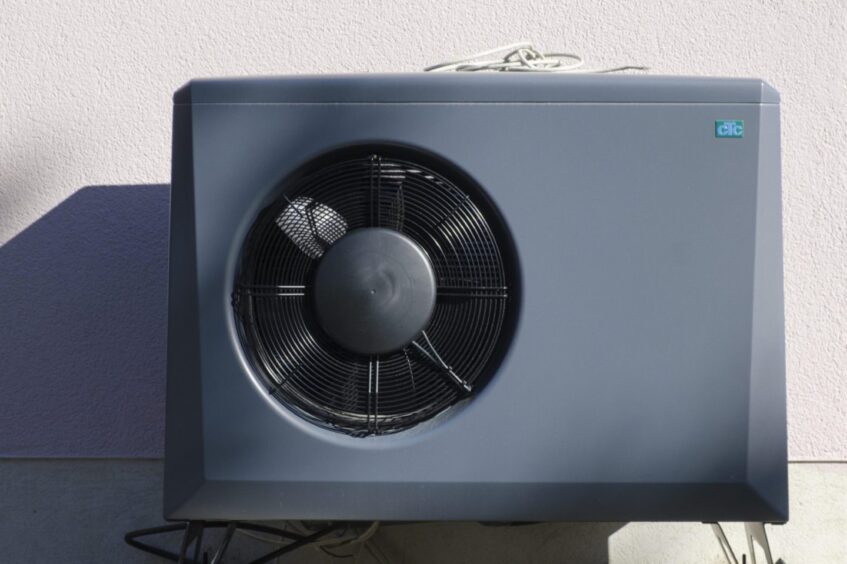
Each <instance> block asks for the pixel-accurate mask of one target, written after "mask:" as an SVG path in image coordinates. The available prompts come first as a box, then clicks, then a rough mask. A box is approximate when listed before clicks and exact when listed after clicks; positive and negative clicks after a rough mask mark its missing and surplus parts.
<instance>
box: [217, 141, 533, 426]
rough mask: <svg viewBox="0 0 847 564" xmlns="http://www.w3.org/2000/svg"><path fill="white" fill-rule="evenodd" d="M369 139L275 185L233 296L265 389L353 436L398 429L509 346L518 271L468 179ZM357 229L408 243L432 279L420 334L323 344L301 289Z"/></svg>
mask: <svg viewBox="0 0 847 564" xmlns="http://www.w3.org/2000/svg"><path fill="white" fill-rule="evenodd" d="M375 149H376V147H371V148H369V150H368V151H367V152H362V151H359V152H358V153H352V154H351V152H350V151H348V152H347V153H344V154H338V155H334V156H333V158H330V159H327V158H324V159H321V160H320V162H319V164H315V163H313V166H311V167H309V168H308V169H307V170H306V172H304V173H301V174H299V175H298V176H297V177H296V178H294V179H291V180H289V181H288V182H286V184H285V185H284V186H282V196H281V197H280V198H279V199H278V200H277V201H275V202H274V203H272V204H271V205H270V206H268V207H267V208H265V209H264V210H263V211H262V212H261V213H260V214H259V217H258V218H257V219H256V221H255V223H254V224H253V226H252V228H251V230H250V232H249V234H248V236H247V239H246V241H245V243H244V246H243V249H242V253H241V260H240V262H239V266H238V269H237V274H236V280H235V287H234V291H233V296H232V303H233V307H234V312H235V319H236V324H237V326H238V329H239V334H240V338H241V341H242V345H243V347H244V349H245V350H246V351H247V353H248V356H249V357H250V359H251V361H252V364H253V366H254V369H255V370H256V371H257V372H258V373H259V374H260V375H261V377H262V378H263V379H264V381H265V382H266V384H267V385H268V390H269V392H270V393H271V394H272V395H274V397H276V398H277V399H278V400H279V401H280V402H281V403H282V404H284V405H286V406H287V407H289V408H290V409H293V410H294V411H295V412H296V413H298V414H299V415H301V416H302V417H304V418H306V419H308V420H310V421H312V422H314V423H316V424H318V425H321V426H324V427H328V428H331V429H334V430H338V431H342V432H346V433H348V434H352V435H357V436H365V435H373V434H383V433H391V432H396V431H400V430H403V429H407V428H409V427H411V426H414V425H416V424H418V423H420V422H422V421H425V420H427V419H430V418H431V417H433V416H435V415H437V414H438V413H440V412H442V411H444V410H445V409H447V408H448V407H450V406H452V405H454V404H456V403H458V402H461V401H463V400H464V399H466V398H468V397H469V396H471V395H473V394H474V393H475V392H476V391H478V390H479V389H480V388H481V387H482V386H483V385H484V384H485V382H486V380H487V379H488V378H489V377H490V376H491V373H492V372H493V371H494V369H495V368H496V364H497V363H498V362H499V359H500V358H501V356H502V354H503V353H504V351H505V348H506V346H507V345H508V342H507V341H508V339H509V337H510V333H511V331H510V324H511V319H512V318H513V315H514V312H513V311H512V310H513V309H514V302H515V300H514V293H515V288H514V284H515V279H516V278H517V276H514V275H513V272H514V269H515V266H516V264H515V261H514V260H513V259H512V256H513V254H512V250H511V249H512V247H511V242H510V241H509V240H508V237H507V235H506V231H505V228H504V225H503V223H502V221H501V220H500V218H499V215H498V214H497V213H496V211H495V210H494V209H493V207H492V206H491V205H490V204H489V203H488V200H487V199H486V198H485V197H484V195H483V194H482V192H481V190H480V189H479V188H478V186H477V185H476V184H475V183H473V182H472V181H471V180H470V179H468V178H467V177H464V176H463V175H462V174H461V173H459V172H458V171H456V170H453V169H452V167H449V166H448V165H446V164H445V163H442V162H440V161H433V160H432V158H431V157H429V156H426V155H422V154H418V153H414V154H413V155H412V157H411V158H412V159H413V160H414V162H412V160H406V159H408V158H409V157H408V156H407V155H408V154H409V153H408V152H405V153H403V154H402V156H403V158H395V157H394V156H392V155H396V154H397V151H396V150H395V151H393V152H391V151H389V150H387V149H386V150H375ZM424 163H426V165H428V166H426V165H425V164H424ZM367 227H382V228H388V229H393V230H397V231H399V232H401V233H402V234H403V235H405V236H406V237H408V238H410V239H411V240H413V241H414V242H416V243H417V244H418V245H419V246H420V247H421V248H422V249H423V250H424V251H425V252H426V254H427V256H428V258H429V260H430V262H431V264H432V268H433V270H434V273H435V278H436V286H437V289H436V303H435V307H434V311H433V313H432V317H431V318H430V320H429V323H428V325H427V326H426V327H425V329H424V330H423V331H422V332H421V334H420V335H419V336H417V337H416V338H415V339H414V340H412V341H411V342H409V343H408V344H407V345H406V346H404V347H402V348H401V349H399V350H396V351H394V352H390V353H387V354H381V355H378V356H377V355H371V356H368V355H361V354H356V353H353V352H350V351H348V350H345V349H344V348H342V347H341V346H340V345H338V344H336V343H335V342H333V341H332V340H331V339H330V338H329V337H328V336H327V335H326V333H324V331H322V329H321V328H320V326H319V325H318V323H317V322H316V320H315V315H314V311H315V308H314V302H313V300H314V294H313V292H312V285H313V280H314V273H315V269H316V267H317V265H318V263H319V261H320V260H321V257H322V256H323V254H324V252H325V251H326V250H327V249H328V248H329V246H331V245H332V244H333V243H334V242H335V241H337V240H339V239H341V238H342V237H344V235H345V234H347V233H349V232H350V231H352V230H355V229H359V228H367Z"/></svg>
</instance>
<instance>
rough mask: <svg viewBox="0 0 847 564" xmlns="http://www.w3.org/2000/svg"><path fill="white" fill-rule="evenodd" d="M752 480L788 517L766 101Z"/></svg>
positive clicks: (777, 233) (776, 206) (774, 165)
mask: <svg viewBox="0 0 847 564" xmlns="http://www.w3.org/2000/svg"><path fill="white" fill-rule="evenodd" d="M760 123H761V125H760V135H759V174H758V176H759V178H758V189H757V201H756V256H755V275H754V282H753V283H754V286H753V288H754V290H753V341H752V350H751V362H750V408H749V409H750V415H749V417H750V419H749V439H748V441H749V443H748V445H747V449H748V451H747V457H748V463H747V479H748V481H749V482H750V485H751V486H752V487H753V489H754V490H755V491H756V492H757V493H758V494H759V495H760V496H761V498H762V501H763V503H765V504H767V505H769V506H770V507H771V508H772V509H773V511H774V513H776V514H777V515H780V516H781V518H778V519H776V520H780V521H787V520H788V452H787V437H786V405H785V401H786V400H785V321H784V313H783V274H782V191H781V189H780V188H781V181H780V170H781V165H780V151H779V144H780V127H779V106H762V109H761V122H760Z"/></svg>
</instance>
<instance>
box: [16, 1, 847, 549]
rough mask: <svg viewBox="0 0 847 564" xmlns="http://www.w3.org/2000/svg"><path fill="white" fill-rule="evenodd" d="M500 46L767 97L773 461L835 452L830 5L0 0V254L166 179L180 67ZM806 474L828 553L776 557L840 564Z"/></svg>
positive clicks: (839, 31) (836, 137)
mask: <svg viewBox="0 0 847 564" xmlns="http://www.w3.org/2000/svg"><path fill="white" fill-rule="evenodd" d="M519 39H528V40H532V41H533V42H535V43H536V45H537V46H539V47H541V48H544V49H567V50H573V51H576V52H579V53H582V54H584V55H585V56H586V57H587V59H588V62H589V65H598V66H599V65H617V64H621V63H643V64H647V65H649V66H651V67H652V69H653V71H652V72H654V73H657V74H696V75H722V76H756V77H761V78H764V79H766V80H767V81H769V82H770V83H771V84H773V85H774V86H776V87H777V88H778V89H779V90H780V92H781V93H782V101H783V105H782V115H783V148H784V173H783V179H784V224H785V282H786V321H787V339H788V346H787V353H788V364H787V366H788V386H789V390H788V398H789V436H790V457H791V459H792V460H795V461H827V460H828V461H842V462H843V461H847V374H845V371H847V187H845V184H847V156H845V155H847V133H845V131H847V64H845V63H844V54H845V53H847V8H845V5H844V4H843V0H791V1H789V0H785V1H778V0H771V1H766V0H760V1H749V0H720V1H708V0H685V1H680V2H674V3H671V2H665V1H658V0H654V1H651V0H640V1H625V0H615V1H603V0H578V1H574V2H568V1H562V0H557V1H546V0H535V1H533V2H518V1H515V0H489V1H488V2H484V3H483V2H480V3H478V4H475V3H474V2H470V1H465V0H436V1H432V0H429V1H426V0H420V1H416V2H409V3H408V4H406V5H404V4H403V3H401V2H398V1H397V0H393V1H392V0H388V1H366V2H346V1H344V0H328V1H316V0H312V1H306V2H281V1H280V2H270V1H269V2H261V1H244V0H242V1H240V2H186V3H182V2H175V1H170V2H162V1H160V2H152V1H151V2H148V1H141V0H138V1H114V2H102V3H97V2H79V1H71V0H68V1H64V2H47V1H42V0H28V1H27V0H20V1H19V0H0V245H2V244H3V243H5V242H6V241H9V240H10V239H12V238H13V237H15V236H16V235H17V234H18V233H20V232H21V231H22V230H24V229H26V228H27V227H28V226H29V225H30V224H31V223H33V222H34V221H36V220H37V219H38V218H39V217H41V216H42V215H43V214H45V213H46V212H48V211H49V210H51V209H52V208H53V207H55V206H56V205H57V204H59V203H60V202H62V201H63V200H65V199H66V198H68V196H70V195H71V194H72V193H74V192H75V191H76V190H78V189H79V188H81V187H83V186H89V185H98V184H101V185H102V184H105V185H122V184H138V183H162V182H167V181H168V178H169V166H170V162H169V159H170V147H169V145H170V110H171V107H170V95H171V93H172V92H173V90H175V89H176V88H177V87H178V86H180V85H181V84H182V83H183V82H185V81H186V80H188V79H189V78H192V77H197V76H210V75H244V74H281V73H307V72H354V71H412V70H418V69H420V68H421V67H423V66H425V65H427V64H431V63H434V62H438V61H440V60H443V59H445V58H450V57H452V56H453V55H457V54H458V55H461V54H466V53H470V52H474V51H477V50H481V49H485V48H488V47H491V46H495V45H499V44H502V43H508V42H512V41H515V40H519ZM0 291H2V288H0ZM0 371H2V360H1V359H0ZM816 466H817V465H803V468H804V470H803V472H811V473H812V474H803V475H808V476H820V479H817V478H814V477H811V478H808V479H806V480H804V481H796V480H795V481H793V482H792V487H793V489H792V492H791V494H792V497H793V499H792V507H800V508H801V509H803V510H804V511H806V512H807V513H811V514H812V515H813V517H808V518H809V519H810V521H809V522H806V525H804V526H807V527H809V528H808V529H803V530H808V531H816V530H817V531H826V533H825V534H823V536H822V537H821V538H817V539H815V546H817V547H818V548H820V550H821V551H823V552H820V554H828V555H829V556H826V557H820V558H810V559H807V558H804V556H803V555H804V554H808V553H807V551H806V549H805V548H803V547H802V544H803V540H802V539H803V538H806V539H809V538H810V537H809V536H797V537H794V538H795V539H797V540H796V542H797V543H798V544H792V546H793V547H794V549H795V552H794V554H796V555H797V556H795V559H794V561H795V562H796V561H804V562H835V561H841V560H844V552H843V550H842V548H843V547H841V548H839V547H840V544H837V543H836V542H835V538H836V537H837V531H843V532H845V534H847V531H845V530H844V529H845V528H847V518H845V513H847V508H844V507H838V506H832V505H831V504H830V503H828V501H827V500H830V499H832V497H831V496H830V495H829V494H828V492H829V493H831V492H832V491H842V492H843V490H844V488H845V487H847V479H844V478H843V475H844V473H843V472H840V473H839V474H838V476H839V477H838V478H832V477H831V476H833V475H834V474H831V473H828V472H829V470H826V468H829V467H826V468H824V467H823V465H821V470H820V473H819V474H814V472H816V470H815V467H816ZM806 468H808V470H807V469H806ZM842 468H843V466H842ZM818 483H820V484H823V486H820V487H822V488H824V489H820V488H819V487H818V486H817V485H816V484H818ZM833 484H838V485H837V486H833ZM826 488H829V489H826ZM842 497H843V496H842ZM806 500H808V503H809V504H811V505H806V504H805V502H806ZM841 501H842V502H843V499H842V500H841ZM797 504H799V505H797ZM810 507H812V508H813V510H810V509H809V508H810ZM0 513H3V512H2V511H0ZM807 513H801V515H803V516H806V515H807ZM7 514H8V513H7ZM795 514H796V513H795ZM72 515H73V513H70V512H69V513H68V517H69V518H70V517H72ZM816 515H821V516H823V517H822V519H824V522H823V523H822V525H821V527H823V528H817V527H816V525H815V522H814V518H815V517H814V516H816ZM791 526H792V525H789V527H791ZM638 530H639V529H637V528H629V527H628V528H627V529H625V530H624V531H621V532H618V533H616V534H615V535H614V536H613V540H614V539H618V540H614V544H613V545H612V546H613V547H617V548H618V549H620V550H623V551H624V552H625V553H627V554H629V555H630V556H631V559H625V560H626V561H627V562H629V561H633V562H636V561H640V562H649V561H655V562H661V561H667V562H682V561H683V559H682V558H679V557H676V556H674V555H669V554H665V553H662V552H660V551H658V547H659V545H662V543H663V539H662V538H661V537H659V536H657V535H662V534H664V533H662V532H660V531H657V530H650V531H647V532H645V533H643V534H640V536H639V535H638V533H637V531H638ZM786 531H790V529H786ZM632 539H636V540H637V542H636V540H632ZM541 540H543V539H541ZM686 542H687V541H684V540H683V541H679V542H678V543H677V544H676V545H674V546H675V547H676V548H677V549H678V550H680V551H682V550H684V549H685V547H686ZM792 542H794V541H792ZM633 543H634V544H633ZM820 543H824V544H823V545H822V544H820ZM827 543H829V544H827ZM651 544H652V545H653V548H656V550H654V551H651ZM665 546H667V545H665ZM697 546H700V545H699V544H698V545H697ZM827 551H829V552H827ZM839 551H840V552H839ZM639 554H640V555H641V556H638V555H639ZM647 554H652V555H653V556H652V557H648V556H645V555H647ZM633 555H634V556H633ZM833 555H840V556H839V557H838V558H837V559H836V560H832V559H831V558H833V557H834V556H833ZM410 561H411V560H410ZM685 561H689V560H685ZM691 561H692V562H694V561H697V560H691ZM701 561H705V560H701ZM714 561H718V560H717V559H716V556H715V560H714ZM789 562H791V560H789Z"/></svg>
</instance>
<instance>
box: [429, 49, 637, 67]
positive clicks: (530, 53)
mask: <svg viewBox="0 0 847 564" xmlns="http://www.w3.org/2000/svg"><path fill="white" fill-rule="evenodd" d="M498 53H502V54H503V55H502V56H501V57H499V58H489V57H491V56H492V55H496V54H498ZM584 64H585V61H583V60H582V57H580V56H579V55H577V54H576V53H542V52H541V51H539V50H537V49H536V48H535V47H533V46H532V44H531V43H526V42H521V43H512V44H511V45H503V46H502V47H497V48H496V49H489V50H488V51H482V52H480V53H476V54H475V55H471V56H470V57H465V58H462V59H457V60H455V61H446V62H444V63H439V64H437V65H432V66H431V67H427V68H425V69H424V71H426V72H450V71H454V72H478V71H497V72H546V73H567V72H569V73H608V72H619V71H625V70H642V71H643V70H647V68H648V67H644V66H638V65H625V66H620V67H614V68H608V69H597V70H584V69H582V66H583V65H584Z"/></svg>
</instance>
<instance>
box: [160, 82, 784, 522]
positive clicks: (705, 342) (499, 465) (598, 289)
mask: <svg viewBox="0 0 847 564" xmlns="http://www.w3.org/2000/svg"><path fill="white" fill-rule="evenodd" d="M174 100H175V106H174V136H173V143H174V145H173V146H174V152H173V183H172V196H171V197H172V215H171V257H170V300H169V304H170V305H169V308H170V318H169V337H168V343H169V347H168V388H167V439H166V460H165V515H166V517H168V518H171V519H222V520H223V519H225V520H230V519H347V520H372V519H378V520H482V521H498V520H503V521H541V520H603V521H606V520H614V521H624V520H696V521H715V520H734V521H740V520H744V521H767V522H781V521H785V520H786V519H787V517H788V493H787V465H786V420H785V369H784V329H783V290H782V237H781V201H780V148H779V147H780V145H779V143H780V142H779V135H780V134H779V100H778V95H777V93H776V91H774V90H773V89H772V88H771V87H769V86H768V85H766V84H764V83H763V82H761V81H759V80H747V79H709V78H678V77H645V76H620V75H619V76H603V75H573V76H547V75H545V76H537V75H523V74H521V75H511V74H500V75H484V74H452V75H450V74H426V75H424V74H408V75H368V76H356V75H350V76H335V77H332V76H330V77H280V78H263V79H231V80H226V79H220V80H200V81H193V82H191V83H189V84H188V85H186V86H185V87H183V88H182V89H181V90H179V91H178V92H177V93H176V95H175V98H174ZM723 119H733V120H744V125H745V132H744V137H743V138H740V139H722V138H716V136H715V121H716V120H723ZM367 142H386V143H399V144H403V145H409V146H412V147H418V148H422V149H425V150H427V151H430V152H432V153H435V154H437V155H440V156H442V157H443V158H445V159H447V160H449V161H451V162H452V163H454V164H456V165H457V166H458V167H460V168H461V169H463V170H464V171H465V172H466V173H467V174H469V175H470V176H471V177H473V178H474V179H475V180H476V181H477V182H478V183H479V184H480V185H481V186H482V187H483V188H484V189H485V190H486V192H487V193H488V195H489V196H490V197H491V199H492V200H493V202H494V203H495V205H496V206H497V207H498V208H499V210H500V211H501V213H502V215H503V217H504V218H505V220H506V222H507V224H508V226H509V229H510V231H511V234H512V236H513V238H514V241H515V245H516V249H517V252H518V256H519V259H520V272H521V287H522V292H521V303H520V314H519V319H518V323H517V329H516V333H515V336H514V339H513V341H512V346H511V348H510V350H509V352H508V354H507V355H506V357H505V359H504V361H503V363H502V365H501V366H500V368H499V370H498V371H497V373H496V375H495V376H494V377H493V379H492V380H491V382H490V383H489V384H488V385H487V386H486V387H485V388H484V389H483V390H482V392H481V393H479V395H478V396H477V397H475V398H474V399H473V400H472V401H471V402H469V403H468V404H467V405H466V406H463V407H462V408H460V409H455V410H454V412H453V413H451V414H450V416H449V417H442V418H441V419H440V420H438V421H436V422H435V423H433V424H427V425H423V426H421V427H420V428H415V429H413V430H411V431H406V432H403V433H399V434H396V435H391V436H381V437H369V438H354V437H350V436H346V435H343V434H339V433H334V432H332V431H329V430H325V429H321V428H317V427H316V426H314V425H312V424H310V423H308V422H306V421H305V420H302V419H300V418H299V417H298V416H297V415H295V414H294V413H292V412H290V411H288V410H287V409H286V408H284V407H283V406H281V405H280V404H279V403H278V402H277V401H276V400H275V399H274V398H272V397H270V396H268V394H267V391H266V390H265V389H264V387H263V386H262V385H261V384H260V382H259V378H258V377H257V376H255V375H254V374H253V373H252V370H251V368H250V365H249V362H248V361H247V357H246V356H245V354H244V352H243V351H242V350H241V346H240V343H239V340H238V337H237V334H236V331H235V328H234V321H233V316H232V312H231V306H230V293H231V290H232V281H233V278H234V269H235V265H236V263H237V259H238V255H239V252H240V249H241V245H242V243H243V241H244V238H245V236H246V233H247V230H248V229H249V227H250V225H251V223H252V222H253V220H254V218H255V217H256V215H257V213H258V212H259V211H260V209H262V208H263V207H264V206H265V205H267V204H268V203H269V202H270V201H271V200H273V198H274V197H275V196H278V195H279V184H280V182H281V180H283V179H284V178H285V177H286V176H287V175H289V174H290V173H291V172H292V171H294V170H295V169H297V168H298V167H300V166H301V165H302V164H303V163H304V162H306V161H308V160H310V159H311V158H313V157H315V156H317V155H320V154H322V153H325V152H326V151H328V150H331V149H334V148H338V147H341V146H345V145H349V144H358V143H367Z"/></svg>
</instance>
